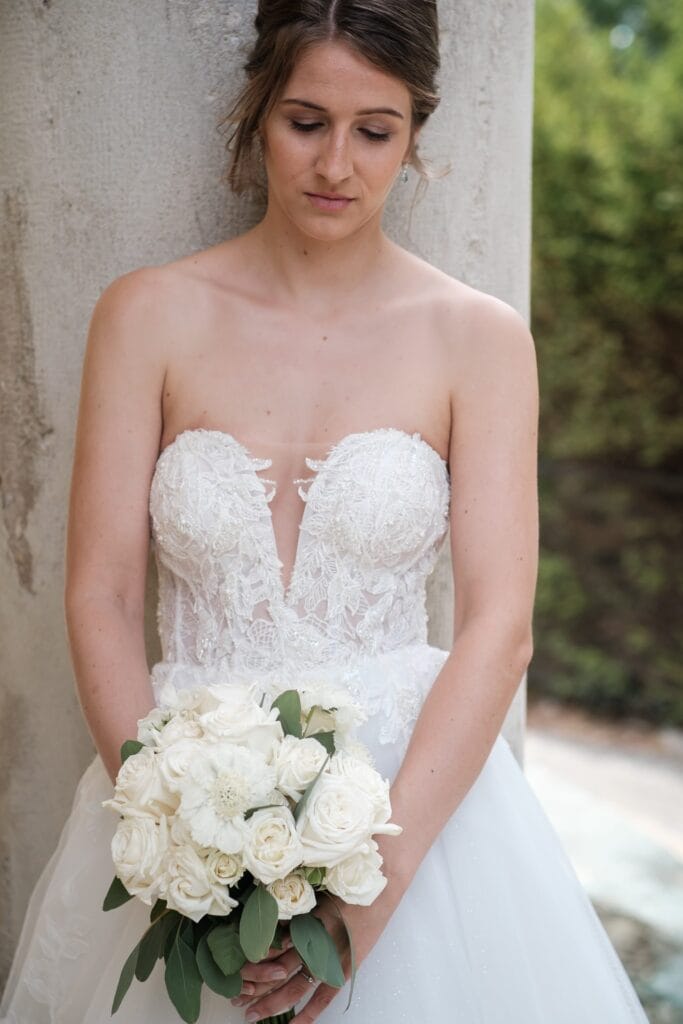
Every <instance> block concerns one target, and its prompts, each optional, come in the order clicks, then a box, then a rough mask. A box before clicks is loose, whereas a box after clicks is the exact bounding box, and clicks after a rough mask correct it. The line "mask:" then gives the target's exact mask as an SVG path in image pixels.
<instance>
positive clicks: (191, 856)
mask: <svg viewBox="0 0 683 1024" xmlns="http://www.w3.org/2000/svg"><path fill="white" fill-rule="evenodd" d="M164 899H165V900H166V905H167V906H168V907H169V908H170V909H171V910H177V911H178V912H179V913H181V914H185V915H186V916H187V917H190V918H192V920H193V921H195V922H196V921H200V920H201V918H202V917H204V915H205V914H220V915H227V914H229V913H230V911H231V910H232V909H233V907H236V906H237V905H238V902H239V901H238V900H236V899H233V898H232V896H230V895H229V893H228V890H227V889H226V888H225V887H224V886H222V885H215V884H214V883H213V882H212V880H211V878H210V877H209V872H208V869H207V863H206V861H204V860H203V859H202V858H201V857H200V856H199V854H198V853H197V851H196V850H195V849H194V847H192V846H178V847H176V848H175V849H174V850H172V851H171V853H170V854H169V856H168V857H167V861H166V885H165V890H164Z"/></svg>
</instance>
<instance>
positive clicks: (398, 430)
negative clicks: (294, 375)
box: [155, 427, 450, 483]
mask: <svg viewBox="0 0 683 1024" xmlns="http://www.w3.org/2000/svg"><path fill="white" fill-rule="evenodd" d="M382 433H393V434H401V435H402V436H403V437H407V438H412V439H415V440H418V441H419V442H420V443H421V444H423V445H424V446H425V448H426V449H427V450H428V451H430V452H431V453H432V454H433V455H435V456H436V458H437V459H438V460H439V462H440V463H441V465H442V466H443V468H444V470H445V472H446V476H447V477H448V479H449V481H450V467H449V465H448V460H447V459H444V457H443V455H442V454H441V452H438V451H437V450H436V448H435V447H434V446H433V445H432V444H430V443H429V441H427V440H426V439H425V438H424V437H423V436H422V434H421V433H420V431H419V430H414V431H412V433H411V432H410V431H408V430H404V429H403V428H402V427H373V428H371V429H370V430H354V431H352V432H351V433H349V434H345V435H344V436H343V437H341V438H340V439H339V440H338V441H334V442H332V444H330V445H328V447H327V449H326V450H325V452H324V453H323V455H322V456H321V457H320V458H314V457H313V456H308V455H307V456H305V462H306V465H307V466H308V467H309V469H312V468H313V467H312V466H311V463H318V466H321V465H323V464H325V463H327V462H329V461H330V459H331V458H332V457H333V456H334V454H335V453H336V452H337V451H338V450H339V449H340V448H341V447H342V446H343V445H344V444H346V443H347V442H348V441H350V440H352V439H355V438H359V437H371V436H373V435H374V434H382ZM188 434H217V435H218V436H220V437H225V438H228V439H229V440H230V441H232V442H233V444H235V445H236V446H237V447H238V448H239V449H240V451H242V453H243V454H244V455H246V456H247V458H249V459H250V460H251V461H252V462H261V463H266V464H267V465H266V467H265V468H267V467H268V466H270V465H272V462H273V460H272V459H270V458H267V457H263V456H259V455H254V454H252V452H251V451H250V449H249V447H248V446H247V445H246V444H244V443H243V442H242V441H240V440H238V438H236V437H235V435H234V434H231V433H230V432H229V431H227V430H219V429H217V428H215V427H186V428H185V429H184V430H181V431H179V432H178V433H177V434H176V435H175V437H174V438H173V440H172V441H169V443H168V444H167V445H165V446H164V447H163V448H162V450H161V451H160V452H159V454H158V456H157V459H156V463H155V470H156V466H157V465H158V463H159V460H160V459H161V457H162V455H163V454H164V453H165V452H167V451H168V450H169V448H173V447H174V446H175V445H176V443H177V442H178V441H179V440H180V438H182V437H184V436H186V435H188ZM292 482H293V483H298V482H299V481H298V480H295V481H292Z"/></svg>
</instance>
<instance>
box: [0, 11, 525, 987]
mask: <svg viewBox="0 0 683 1024" xmlns="http://www.w3.org/2000/svg"><path fill="white" fill-rule="evenodd" d="M254 10H255V4H254V3H253V2H252V0H250V2H245V0H221V2H220V3H215V4H205V3H202V4H198V3H195V2H193V0H151V2H149V3H145V4H140V3H136V2H134V0H119V2H117V3H116V4H111V3H106V2H105V0H70V2H69V3H62V4H60V3H55V2H53V0H27V2H26V3H22V4H9V3H7V4H3V5H1V6H0V91H1V94H2V96H3V111H2V119H1V120H0V189H1V197H2V207H1V210H2V222H3V231H2V236H1V238H2V241H1V249H0V260H1V266H0V315H1V317H2V335H1V342H0V511H1V518H0V538H1V544H0V548H1V550H0V578H1V579H2V587H1V588H0V636H1V637H2V642H1V645H0V729H1V730H2V735H1V736H0V800H1V801H2V802H1V805H0V812H1V814H2V818H1V824H0V836H1V837H2V838H0V865H1V874H0V906H2V907H3V914H2V915H1V917H0V920H1V923H0V986H1V985H2V983H3V980H4V977H5V974H6V970H7V967H8V965H9V961H10V958H11V955H12V951H13V949H14V946H15V943H16V939H17V937H18V934H19V929H20V926H21V922H22V920H23V915H24V912H25V909H26V905H27V902H28V897H29V895H30V892H31V889H32V886H33V884H34V883H35V880H36V878H37V876H38V873H39V871H40V869H41V868H42V867H43V865H44V864H45V862H46V861H47V859H48V857H49V854H50V852H51V851H52V849H53V847H54V845H55V844H56V842H57V839H58V836H59V831H60V829H61V827H62V824H63V822H64V819H65V817H66V815H67V813H68V811H69V808H70V806H71V799H72V796H73V792H74V789H75V786H76V783H77V781H78V778H79V776H80V774H81V772H82V771H83V769H84V768H85V766H86V764H87V763H88V761H89V760H90V759H91V757H92V756H93V753H94V750H93V746H92V743H91V741H90V738H89V735H88V733H87V730H86V727H85V724H84V722H83V720H82V717H81V714H80V709H79V706H78V700H77V696H76V691H75V686H74V681H73V675H72V670H71V666H70V661H69V656H68V649H67V642H66V632H65V624H64V615H63V588H64V571H63V570H64V542H65V525H66V514H67V498H68V486H69V476H70V469H71V460H72V453H73V438H74V431H75V420H76V411H77V401H78V390H79V385H80V371H81V364H82V358H83V350H84V345H85V339H86V330H87V324H88V320H89V317H90V314H91V312H92V308H93V306H94V303H95V301H96V299H97V297H98V295H99V294H100V293H101V291H102V290H103V288H104V287H105V286H106V285H107V284H108V283H109V282H110V281H111V280H112V279H113V278H114V277H116V276H118V275H119V274H121V273H123V272H125V271H128V270H130V269H133V268H134V267H137V266H141V265H144V264H148V263H159V262H165V261H168V260H171V259H174V258H177V257H179V256H181V255H183V254H186V253H187V252H190V251H193V250H195V249H200V248H205V247H207V246H209V245H212V244H214V243H216V242H218V241H219V240H220V239H221V238H224V237H226V236H228V235H231V234H236V233H239V232H241V231H244V230H246V228H248V227H249V226H250V225H251V224H252V223H254V221H255V220H256V219H257V218H258V217H259V216H260V215H261V213H262V210H261V209H260V208H259V207H258V206H257V205H256V204H254V203H251V202H248V201H245V200H244V199H236V198H235V197H233V196H231V194H230V193H229V192H228V190H227V188H226V186H225V185H223V184H222V183H221V181H220V178H221V174H222V172H223V169H224V167H225V153H224V148H223V147H224V139H223V137H222V136H221V135H220V134H219V132H218V131H217V130H216V125H217V123H218V121H219V120H220V118H221V117H222V116H223V114H224V113H225V111H226V110H227V107H228V105H229V100H230V98H231V96H232V90H233V88H234V83H235V80H236V77H237V76H239V74H240V68H241V64H242V62H243V60H244V55H245V51H246V47H247V45H248V41H249V39H250V38H251V33H252V31H253V27H252V19H253V15H254ZM441 22H442V50H443V69H442V72H441V80H440V84H441V89H442V93H443V100H442V103H441V106H440V108H439V110H438V111H437V113H436V114H435V116H434V119H433V122H432V123H431V124H430V125H429V126H428V127H427V129H426V130H425V131H424V132H423V135H422V139H421V151H422V152H423V153H424V155H425V156H432V157H434V158H435V159H437V161H439V162H441V161H448V160H450V161H451V163H452V165H453V170H452V172H451V174H450V175H449V176H448V177H446V178H443V179H442V180H441V181H439V182H436V183H434V184H432V185H431V186H430V187H429V190H428V193H427V195H426V197H425V198H424V200H423V201H421V202H420V203H419V204H418V205H417V206H416V208H415V211H414V214H413V218H412V224H409V221H408V214H409V208H410V204H411V201H412V198H413V191H414V187H415V177H414V174H413V173H412V172H411V179H410V183H408V184H405V185H401V184H400V183H397V186H396V188H395V194H394V195H393V196H392V199H391V201H390V203H389V206H388V209H387V216H386V220H385V226H386V229H387V231H388V232H389V233H390V234H391V236H392V237H394V238H395V239H396V240H397V241H398V242H400V243H401V244H403V245H405V246H407V247H409V248H411V249H412V250H414V251H415V252H417V253H419V254H420V255H422V256H423V257H425V258H426V259H428V260H430V261H431V262H433V263H434V264H436V265H437V266H439V267H441V268H442V269H443V270H445V271H447V272H449V273H452V274H453V275H455V276H457V277H460V278H461V279H463V280H465V281H467V282H468V283H469V284H472V285H474V286H476V287H480V288H483V289H484V290H486V291H490V292H493V293H494V294H496V295H498V296H500V297H501V298H503V299H505V300H507V301H509V302H510V303H512V304H513V305H514V306H516V307H517V308H518V309H519V310H520V311H521V312H522V313H524V314H525V315H527V313H528V294H529V219H530V202H529V199H530V196H529V193H530V121H531V102H532V100H531V96H532V91H531V80H532V44H533V41H532V34H533V3H532V0H508V2H501V0H463V2H460V3H457V4H455V3H452V2H445V0H442V3H441ZM450 575H451V574H450V566H449V564H448V559H447V557H444V558H443V559H442V560H441V562H440V564H439V565H438V566H437V569H436V570H435V573H434V575H433V576H432V578H431V580H430V599H429V605H430V613H431V617H432V627H431V632H432V636H431V639H432V641H433V642H435V643H439V644H440V645H441V646H450V643H451V633H450V623H451V620H452V606H453V605H452V587H451V584H450ZM155 599H156V594H155V580H154V573H153V572H151V571H150V574H149V593H148V612H147V618H148V638H149V650H148V656H149V659H150V663H152V661H154V660H156V659H157V657H158V656H159V651H158V643H157V641H156V637H155V635H154V602H155ZM523 698H524V688H523V685H522V686H521V687H520V692H519V696H518V699H516V701H515V704H514V705H513V708H512V709H511V713H510V716H509V721H508V722H507V723H506V732H507V734H508V736H509V737H510V738H511V741H512V742H513V745H514V747H515V750H516V752H517V753H518V756H520V755H521V746H522V728H523V715H524V706H523Z"/></svg>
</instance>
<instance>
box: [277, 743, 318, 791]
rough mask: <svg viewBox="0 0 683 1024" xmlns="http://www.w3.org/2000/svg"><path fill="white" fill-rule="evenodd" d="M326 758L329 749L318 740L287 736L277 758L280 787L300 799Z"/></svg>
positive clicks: (278, 783)
mask: <svg viewBox="0 0 683 1024" xmlns="http://www.w3.org/2000/svg"><path fill="white" fill-rule="evenodd" d="M326 760H327V751H326V750H325V748H324V747H323V745H322V743H320V742H319V741H318V740H314V739H313V738H312V737H308V738H305V739H298V738H297V737H296V736H285V738H284V739H283V741H282V743H281V744H280V746H279V748H278V751H277V756H276V760H275V768H276V771H277V785H278V789H280V790H281V791H282V792H283V793H285V794H286V795H287V796H289V797H291V798H292V800H296V801H298V800H300V799H301V796H302V794H303V791H304V790H305V789H306V786H307V785H308V784H309V782H312V781H313V779H314V778H315V777H316V775H317V774H318V772H319V771H320V769H321V767H322V766H323V764H324V763H325V761H326Z"/></svg>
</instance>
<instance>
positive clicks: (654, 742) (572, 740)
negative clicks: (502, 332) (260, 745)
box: [527, 0, 683, 1024]
mask: <svg viewBox="0 0 683 1024" xmlns="http://www.w3.org/2000/svg"><path fill="white" fill-rule="evenodd" d="M534 124H535V129H534V164H533V267H532V325H531V326H532V330H533V333H534V337H535V340H536V345H537V352H538V360H539V373H540V386H541V429H540V439H541V440H540V491H541V493H540V499H541V563H540V571H539V584H538V591H537V601H536V610H535V625H534V642H535V652H534V657H533V661H532V663H531V665H530V668H529V673H528V698H529V726H530V729H529V736H528V743H527V763H528V774H529V777H530V779H531V781H532V782H533V783H534V784H535V786H536V789H537V792H538V794H539V796H541V798H542V799H543V801H544V802H545V804H546V807H547V809H548V811H549V812H550V813H551V816H552V817H553V819H554V821H555V823H556V824H557V827H558V829H559V830H560V832H561V833H562V836H563V839H564V840H565V842H566V844H567V846H568V848H569V852H570V854H571V855H572V858H573V860H574V863H575V864H576V866H577V868H578V869H579V870H580V873H581V876H582V878H583V880H584V881H585V882H586V885H587V887H588V888H589V891H590V894H591V897H592V899H593V901H594V903H595V905H596V907H597V909H598V910H599V911H600V914H601V917H602V918H603V920H604V922H605V924H606V925H607V927H608V930H609V931H610V935H611V936H612V938H613V940H614V942H615V944H616V945H617V947H618V949H619V952H620V954H621V956H622V958H623V959H624V961H625V963H626V965H627V968H628V970H629V973H630V974H631V976H632V978H633V980H634V983H636V987H637V988H638V991H639V994H640V996H641V999H642V1000H643V1002H644V1004H645V1006H646V1008H647V1011H648V1014H649V1015H650V1019H651V1020H652V1021H653V1022H656V1024H671V1022H676V1024H680V1022H683V629H682V628H681V619H682V617H681V598H682V596H683V595H682V589H683V588H682V586H681V583H682V581H683V549H682V548H681V544H680V541H679V537H680V535H681V533H682V523H683V474H682V472H681V470H682V468H683V416H681V401H680V396H681V380H682V379H683V3H681V2H680V0H676V2H674V0H650V2H647V3H641V4H637V3H636V4H634V3H628V2H621V0H537V3H536V66H535V93H534Z"/></svg>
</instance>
